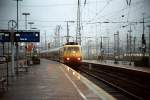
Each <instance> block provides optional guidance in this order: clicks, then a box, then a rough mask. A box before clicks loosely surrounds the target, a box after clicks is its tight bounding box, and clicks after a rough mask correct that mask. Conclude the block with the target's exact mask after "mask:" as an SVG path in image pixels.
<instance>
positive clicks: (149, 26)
mask: <svg viewBox="0 0 150 100" xmlns="http://www.w3.org/2000/svg"><path fill="white" fill-rule="evenodd" d="M148 28H149V48H148V49H149V50H148V52H149V66H150V25H148Z"/></svg>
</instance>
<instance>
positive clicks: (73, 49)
mask: <svg viewBox="0 0 150 100" xmlns="http://www.w3.org/2000/svg"><path fill="white" fill-rule="evenodd" d="M66 50H67V51H79V47H68V48H66Z"/></svg>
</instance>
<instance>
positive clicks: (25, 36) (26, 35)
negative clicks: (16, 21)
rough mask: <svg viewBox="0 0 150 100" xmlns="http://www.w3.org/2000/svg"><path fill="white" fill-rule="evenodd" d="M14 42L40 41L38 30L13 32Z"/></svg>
mask: <svg viewBox="0 0 150 100" xmlns="http://www.w3.org/2000/svg"><path fill="white" fill-rule="evenodd" d="M14 41H15V42H40V32H28V31H26V32H25V31H24V32H15V34H14Z"/></svg>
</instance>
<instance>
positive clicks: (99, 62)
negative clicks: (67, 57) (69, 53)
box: [83, 60, 150, 73]
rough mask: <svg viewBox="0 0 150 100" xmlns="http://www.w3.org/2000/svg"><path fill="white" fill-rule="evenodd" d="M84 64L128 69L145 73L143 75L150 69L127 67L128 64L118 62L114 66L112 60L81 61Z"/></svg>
mask: <svg viewBox="0 0 150 100" xmlns="http://www.w3.org/2000/svg"><path fill="white" fill-rule="evenodd" d="M83 62H84V63H93V64H101V65H106V66H107V65H108V66H112V67H119V68H124V69H129V70H135V71H140V72H145V73H150V67H144V66H141V67H138V66H134V64H133V63H131V65H129V62H121V61H120V62H118V64H114V61H112V60H104V61H99V60H83Z"/></svg>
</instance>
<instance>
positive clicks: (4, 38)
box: [0, 32, 10, 42]
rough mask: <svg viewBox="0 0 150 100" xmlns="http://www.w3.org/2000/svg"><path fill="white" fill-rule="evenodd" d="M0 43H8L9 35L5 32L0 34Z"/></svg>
mask: <svg viewBox="0 0 150 100" xmlns="http://www.w3.org/2000/svg"><path fill="white" fill-rule="evenodd" d="M0 42H10V34H9V33H7V32H0Z"/></svg>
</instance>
